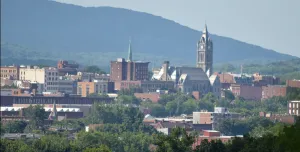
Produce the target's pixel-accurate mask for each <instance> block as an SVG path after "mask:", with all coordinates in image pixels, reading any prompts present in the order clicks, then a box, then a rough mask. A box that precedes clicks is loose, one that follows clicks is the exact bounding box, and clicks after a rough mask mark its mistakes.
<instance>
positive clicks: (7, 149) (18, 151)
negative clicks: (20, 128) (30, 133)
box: [0, 139, 36, 152]
mask: <svg viewBox="0 0 300 152" xmlns="http://www.w3.org/2000/svg"><path fill="white" fill-rule="evenodd" d="M0 151H1V152H28V151H30V152H35V151H36V150H35V149H33V148H31V147H30V146H29V145H27V144H26V143H25V142H23V141H22V140H8V139H1V142H0Z"/></svg>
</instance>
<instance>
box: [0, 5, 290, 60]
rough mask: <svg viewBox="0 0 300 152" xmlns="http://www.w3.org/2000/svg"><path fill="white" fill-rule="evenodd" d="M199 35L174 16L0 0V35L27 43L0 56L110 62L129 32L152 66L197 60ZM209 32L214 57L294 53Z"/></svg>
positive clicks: (137, 52) (138, 54)
mask: <svg viewBox="0 0 300 152" xmlns="http://www.w3.org/2000/svg"><path fill="white" fill-rule="evenodd" d="M203 26H204V25H203ZM199 30H202V29H199ZM208 30H209V25H208ZM245 30H247V29H245ZM274 32H275V31H274ZM200 36H201V32H199V31H196V30H193V29H190V28H188V27H185V26H182V25H180V24H178V23H175V22H173V21H170V20H167V19H164V18H161V17H158V16H154V15H151V14H146V13H141V12H136V11H131V10H126V9H120V8H111V7H97V8H92V7H90V8H86V7H80V6H75V5H69V4H62V3H58V2H54V1H47V0H2V1H1V41H2V42H6V44H18V45H20V46H24V47H26V49H25V50H23V51H22V52H23V54H22V52H18V51H17V50H14V51H13V52H9V51H3V52H2V51H1V58H2V57H3V58H5V57H8V56H9V57H12V58H17V59H21V60H22V59H45V60H46V59H47V60H58V59H71V60H76V61H77V62H79V63H83V64H89V65H92V64H96V65H109V61H110V60H113V59H115V58H117V57H126V55H127V52H126V51H127V47H128V40H129V37H132V41H133V54H134V59H135V60H148V61H151V62H152V63H155V64H156V66H158V65H160V63H161V62H162V61H163V60H169V61H171V63H173V64H176V65H179V64H180V65H195V60H196V58H195V54H196V42H197V41H198V39H199V38H200ZM211 37H212V39H213V42H214V61H215V63H225V62H230V63H251V62H255V63H266V62H271V61H278V60H288V59H292V58H295V57H293V56H290V55H286V54H281V53H278V52H275V51H273V50H268V49H264V48H261V47H259V46H255V45H251V44H247V43H244V42H240V41H237V40H234V39H231V38H226V37H221V36H217V35H212V36H211ZM2 42H1V50H2ZM3 44H4V43H3ZM7 50H9V49H7ZM27 52H31V53H27ZM19 53H21V54H22V55H20V54H19ZM27 54H29V55H27Z"/></svg>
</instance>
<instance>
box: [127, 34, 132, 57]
mask: <svg viewBox="0 0 300 152" xmlns="http://www.w3.org/2000/svg"><path fill="white" fill-rule="evenodd" d="M131 49H132V48H131V38H130V39H129V47H128V58H127V61H132V50H131Z"/></svg>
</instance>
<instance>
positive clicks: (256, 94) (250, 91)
mask: <svg viewBox="0 0 300 152" xmlns="http://www.w3.org/2000/svg"><path fill="white" fill-rule="evenodd" d="M230 91H231V92H232V93H233V94H234V95H235V96H238V97H242V98H244V99H246V100H261V98H262V88H261V87H258V86H249V85H239V84H232V85H231V87H230Z"/></svg>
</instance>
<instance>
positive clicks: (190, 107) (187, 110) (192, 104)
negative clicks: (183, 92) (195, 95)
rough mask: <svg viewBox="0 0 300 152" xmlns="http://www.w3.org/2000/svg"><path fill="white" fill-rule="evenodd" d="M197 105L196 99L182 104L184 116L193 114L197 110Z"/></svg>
mask: <svg viewBox="0 0 300 152" xmlns="http://www.w3.org/2000/svg"><path fill="white" fill-rule="evenodd" d="M197 107H198V106H197V103H196V101H195V100H194V99H188V100H187V101H186V102H184V103H183V104H182V112H183V113H184V114H192V113H193V112H194V111H196V109H197Z"/></svg>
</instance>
